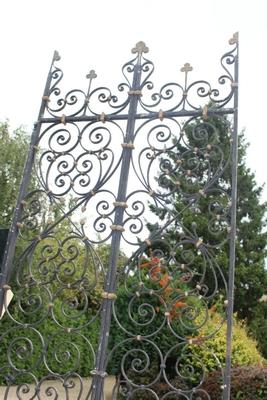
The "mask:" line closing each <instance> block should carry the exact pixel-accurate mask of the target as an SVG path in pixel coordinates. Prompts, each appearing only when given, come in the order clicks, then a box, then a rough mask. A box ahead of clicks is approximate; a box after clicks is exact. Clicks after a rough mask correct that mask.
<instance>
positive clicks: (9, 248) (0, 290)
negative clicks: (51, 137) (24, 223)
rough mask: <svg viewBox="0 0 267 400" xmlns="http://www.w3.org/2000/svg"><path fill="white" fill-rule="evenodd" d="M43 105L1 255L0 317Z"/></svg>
mask: <svg viewBox="0 0 267 400" xmlns="http://www.w3.org/2000/svg"><path fill="white" fill-rule="evenodd" d="M55 60H56V52H55V53H54V56H53V60H52V64H51V67H50V69H49V73H48V76H47V80H46V84H45V89H44V94H43V97H44V96H48V95H49V89H50V84H51V80H52V68H53V64H54V61H55ZM45 105H46V100H45V99H44V98H43V99H42V103H41V106H40V110H39V114H38V120H37V122H36V123H35V124H34V128H33V131H32V135H31V141H30V147H29V151H28V156H27V159H26V162H25V165H24V170H23V175H22V180H21V184H20V191H19V195H18V199H17V204H16V208H15V211H14V214H13V218H12V223H11V227H10V229H9V233H8V237H7V243H6V246H5V251H4V255H3V262H2V271H1V274H0V315H1V312H2V308H3V305H4V300H5V285H6V284H8V282H9V279H10V275H11V272H12V262H13V258H14V253H15V248H16V241H17V236H18V228H17V224H18V222H19V220H20V218H21V214H22V204H21V202H22V200H23V198H24V196H25V194H26V190H27V187H28V184H29V181H30V177H31V170H32V165H33V162H34V157H35V145H36V143H37V141H38V137H39V133H40V130H41V125H42V122H41V119H42V118H43V115H44V111H45Z"/></svg>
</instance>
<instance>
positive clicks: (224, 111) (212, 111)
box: [38, 108, 235, 123]
mask: <svg viewBox="0 0 267 400" xmlns="http://www.w3.org/2000/svg"><path fill="white" fill-rule="evenodd" d="M234 112H235V109H234V108H209V109H208V115H209V116H211V117H212V116H215V115H218V116H219V115H222V116H223V115H231V114H234ZM158 115H159V114H158V112H154V113H140V114H136V115H135V119H153V118H155V119H156V118H158ZM163 115H164V118H175V117H198V116H201V115H203V110H202V109H199V110H189V111H187V110H181V111H166V112H164V114H163ZM128 118H129V114H110V115H106V116H105V121H116V120H127V119H128ZM81 121H84V122H86V121H99V115H81V116H78V117H77V116H73V117H72V116H70V117H65V120H64V122H65V123H67V122H81ZM38 122H41V123H53V122H62V120H61V117H58V118H41V119H40V120H39V121H38Z"/></svg>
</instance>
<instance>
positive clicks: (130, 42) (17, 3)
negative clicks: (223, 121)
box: [0, 0, 267, 200]
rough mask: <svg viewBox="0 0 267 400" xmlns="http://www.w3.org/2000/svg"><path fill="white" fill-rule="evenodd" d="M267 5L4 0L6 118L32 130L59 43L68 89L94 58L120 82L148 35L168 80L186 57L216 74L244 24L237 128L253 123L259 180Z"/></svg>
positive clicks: (2, 105)
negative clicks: (133, 51) (134, 50)
mask: <svg viewBox="0 0 267 400" xmlns="http://www.w3.org/2000/svg"><path fill="white" fill-rule="evenodd" d="M266 9H267V4H266V1H265V0H254V1H247V0H243V1H241V0H240V1H239V0H231V1H230V0H224V1H221V0H220V1H218V0H201V1H200V0H187V1H185V0H183V1H182V0H164V1H157V0H154V1H152V0H135V1H127V0H124V1H123V0H113V1H111V0H110V1H108V0H106V1H105V0H98V1H91V0H87V1H85V0H75V2H74V1H68V0H65V1H63V0H46V1H45V2H43V1H42V2H41V1H38V0H23V1H21V0H8V1H7V0H6V1H4V0H2V1H1V4H0V15H1V23H0V37H1V53H2V54H1V56H2V57H1V65H0V70H1V74H0V120H1V121H3V120H5V119H9V121H10V124H11V127H12V128H15V127H17V126H19V125H24V126H25V128H26V129H27V130H28V131H29V132H30V131H31V129H32V124H33V123H34V121H35V120H36V119H37V115H38V110H39V106H40V101H41V97H42V92H43V88H44V84H45V80H46V75H47V72H48V69H49V65H50V62H51V58H52V55H53V51H54V49H57V50H58V51H59V53H60V55H61V57H62V60H61V64H60V66H61V67H62V68H63V70H64V72H65V81H66V84H67V86H68V87H69V88H70V89H72V88H74V87H75V88H76V87H81V88H82V89H86V85H87V81H86V79H85V75H86V74H87V73H88V71H89V70H90V69H92V68H93V69H95V70H96V72H97V74H98V80H97V84H98V85H99V86H100V85H102V84H108V86H112V85H115V84H117V83H119V82H120V78H121V75H120V68H121V66H122V65H123V63H124V62H126V61H128V60H129V59H130V58H131V53H130V50H131V49H132V47H134V45H135V44H136V43H137V42H138V41H140V40H143V41H144V42H145V43H146V44H147V46H148V47H149V50H150V51H149V57H148V58H150V59H151V60H152V61H153V62H154V64H155V67H156V71H157V75H156V78H157V77H159V80H161V81H162V82H165V81H170V80H171V79H169V78H170V77H172V78H173V77H175V76H176V77H177V76H178V74H179V73H180V72H179V71H180V68H181V66H183V64H184V63H185V62H190V63H191V65H193V67H194V73H196V76H197V77H203V75H204V78H209V76H211V77H213V76H219V74H220V73H221V69H220V65H219V59H220V57H221V55H222V54H223V53H224V52H225V51H227V50H228V49H229V45H228V40H229V39H230V38H231V37H232V34H233V33H234V32H236V31H239V38H240V86H239V87H240V98H239V107H240V108H239V109H240V111H239V130H240V131H241V130H242V129H245V132H246V138H247V140H248V141H249V142H250V144H251V145H250V148H249V150H248V159H247V162H248V165H249V166H250V167H251V169H252V170H253V171H255V174H256V178H257V182H258V183H259V184H260V185H261V184H263V183H264V182H265V180H266V174H265V159H266V147H267V139H266V129H267V128H266V124H265V109H266V98H265V97H266V94H265V93H266V89H267V84H266V71H267V56H266V48H267V47H266V39H267V24H266V15H267V12H266V11H267V10H266ZM214 74H215V75H214ZM263 199H265V200H267V189H265V191H264V195H263Z"/></svg>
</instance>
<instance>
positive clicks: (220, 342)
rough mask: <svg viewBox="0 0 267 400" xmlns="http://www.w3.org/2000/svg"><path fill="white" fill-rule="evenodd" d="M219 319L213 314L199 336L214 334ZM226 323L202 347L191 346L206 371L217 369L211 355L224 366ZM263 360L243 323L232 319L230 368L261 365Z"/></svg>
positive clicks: (217, 315)
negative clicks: (214, 355) (213, 354)
mask: <svg viewBox="0 0 267 400" xmlns="http://www.w3.org/2000/svg"><path fill="white" fill-rule="evenodd" d="M220 319H221V317H220V316H219V314H217V313H214V314H213V317H212V318H211V319H210V320H209V322H208V323H207V324H206V325H205V326H204V327H203V329H202V330H201V332H200V336H208V335H209V334H210V333H211V332H214V327H216V326H218V321H220ZM226 329H227V325H226V323H224V324H223V326H222V327H221V329H220V330H219V331H218V332H217V334H216V335H215V336H213V337H212V338H210V339H208V340H206V341H205V342H204V345H203V346H199V345H195V346H192V352H193V353H194V354H195V355H197V356H198V357H199V358H201V360H202V361H203V364H204V365H205V368H206V369H207V370H208V371H211V370H214V369H216V368H217V363H216V360H215V358H214V357H211V356H210V354H211V353H215V354H216V356H217V358H218V359H219V361H220V363H221V364H222V366H224V364H225V353H226ZM263 362H264V358H263V357H262V356H261V354H260V353H259V351H258V349H257V342H256V340H255V339H253V338H252V337H250V336H249V335H248V332H247V328H246V325H245V323H244V322H243V321H238V320H237V319H236V317H234V327H233V338H232V366H243V365H244V366H245V365H255V364H259V363H263Z"/></svg>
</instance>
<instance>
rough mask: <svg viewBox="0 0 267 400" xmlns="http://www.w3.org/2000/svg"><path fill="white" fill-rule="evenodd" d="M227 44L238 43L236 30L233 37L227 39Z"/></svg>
mask: <svg viewBox="0 0 267 400" xmlns="http://www.w3.org/2000/svg"><path fill="white" fill-rule="evenodd" d="M229 44H238V32H235V33H234V34H233V37H232V38H231V39H230V40H229Z"/></svg>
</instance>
